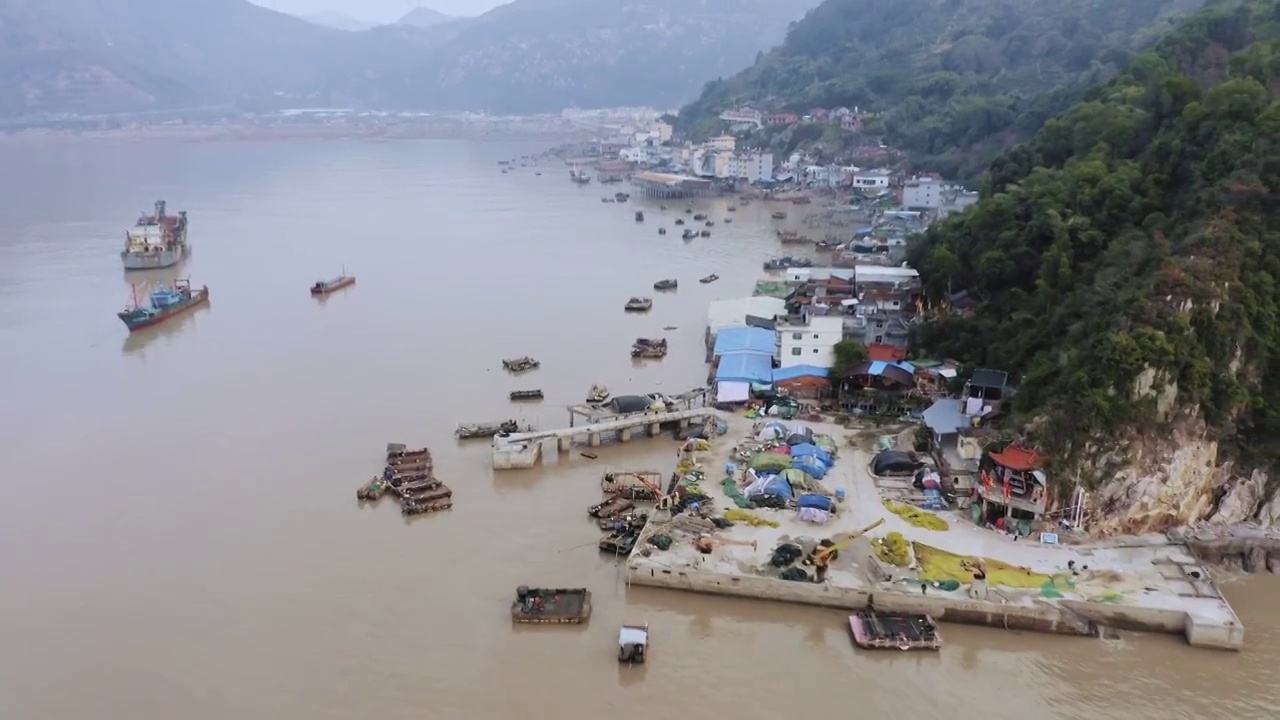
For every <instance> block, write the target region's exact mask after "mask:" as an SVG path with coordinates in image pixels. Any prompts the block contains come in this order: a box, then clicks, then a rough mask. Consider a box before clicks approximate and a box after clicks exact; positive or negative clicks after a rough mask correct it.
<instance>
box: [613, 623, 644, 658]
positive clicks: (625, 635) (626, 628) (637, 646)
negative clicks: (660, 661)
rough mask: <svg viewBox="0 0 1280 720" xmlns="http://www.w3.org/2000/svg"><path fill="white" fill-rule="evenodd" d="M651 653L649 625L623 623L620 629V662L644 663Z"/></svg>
mask: <svg viewBox="0 0 1280 720" xmlns="http://www.w3.org/2000/svg"><path fill="white" fill-rule="evenodd" d="M648 654H649V625H648V624H647V623H646V624H644V625H623V626H622V629H621V630H619V631H618V662H624V663H630V664H643V663H644V661H645V656H647V655H648Z"/></svg>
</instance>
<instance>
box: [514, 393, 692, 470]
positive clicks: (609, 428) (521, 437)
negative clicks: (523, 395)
mask: <svg viewBox="0 0 1280 720" xmlns="http://www.w3.org/2000/svg"><path fill="white" fill-rule="evenodd" d="M716 418H717V416H716V412H715V410H713V409H711V408H706V407H695V408H687V409H684V410H672V411H663V412H640V413H630V414H627V415H617V416H614V417H612V418H610V419H607V420H602V421H600V422H595V423H590V424H587V425H579V426H577V427H567V428H561V429H559V430H540V431H538V432H526V433H512V434H510V435H506V436H502V435H499V436H497V437H495V438H494V439H493V468H494V469H495V470H511V469H516V468H530V467H533V466H534V465H536V464H537V463H538V460H539V459H541V458H542V443H543V442H544V441H546V440H550V439H552V438H555V440H556V448H557V449H558V450H559V451H560V452H568V451H569V449H570V448H572V447H573V441H574V439H575V438H578V437H585V438H586V441H587V444H588V445H590V446H591V447H599V446H600V444H601V443H602V442H603V441H604V436H605V435H606V434H611V433H617V436H618V440H620V441H621V442H627V441H629V440H630V439H631V435H632V432H633V431H634V430H635V429H637V428H644V429H646V430H647V431H648V433H649V435H650V436H651V437H652V436H655V435H658V434H659V433H660V432H661V431H662V426H663V425H666V424H668V423H679V425H680V427H687V426H688V425H689V424H690V423H691V422H692V421H693V420H696V419H716Z"/></svg>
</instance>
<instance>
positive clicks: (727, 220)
mask: <svg viewBox="0 0 1280 720" xmlns="http://www.w3.org/2000/svg"><path fill="white" fill-rule="evenodd" d="M724 221H725V223H731V222H733V218H725V219H724Z"/></svg>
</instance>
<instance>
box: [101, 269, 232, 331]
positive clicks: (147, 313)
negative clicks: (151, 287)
mask: <svg viewBox="0 0 1280 720" xmlns="http://www.w3.org/2000/svg"><path fill="white" fill-rule="evenodd" d="M150 299H151V304H150V305H141V304H139V303H138V300H137V298H136V297H135V298H134V301H133V306H132V307H129V308H126V309H125V310H123V311H121V312H119V313H116V316H117V317H119V318H120V321H121V322H123V323H124V325H125V327H127V328H129V332H133V331H134V330H141V329H142V328H145V327H151V326H152V325H158V324H160V323H162V322H164V321H165V320H168V319H169V318H172V317H176V316H178V315H181V314H182V313H185V312H187V311H188V310H192V309H194V308H197V307H199V306H201V305H203V304H205V303H207V302H209V287H208V286H205V287H202V288H200V289H199V290H192V289H191V282H190V281H188V280H175V281H173V286H172V287H167V288H161V289H159V290H155V291H153V292H152V293H151V298H150Z"/></svg>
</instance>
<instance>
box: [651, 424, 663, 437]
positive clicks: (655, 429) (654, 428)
mask: <svg viewBox="0 0 1280 720" xmlns="http://www.w3.org/2000/svg"><path fill="white" fill-rule="evenodd" d="M660 432H662V426H661V425H660V424H659V423H650V424H649V437H658V433H660Z"/></svg>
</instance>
